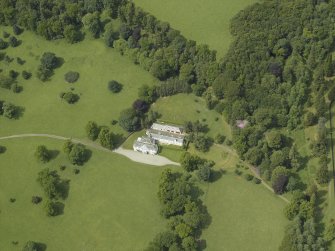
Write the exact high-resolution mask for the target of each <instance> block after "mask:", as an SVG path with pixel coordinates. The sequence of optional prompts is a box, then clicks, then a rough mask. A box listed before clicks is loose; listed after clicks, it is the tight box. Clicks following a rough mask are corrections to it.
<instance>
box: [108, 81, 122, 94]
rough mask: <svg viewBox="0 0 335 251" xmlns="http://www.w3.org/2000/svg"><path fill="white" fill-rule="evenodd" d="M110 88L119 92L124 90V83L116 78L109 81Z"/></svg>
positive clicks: (114, 91)
mask: <svg viewBox="0 0 335 251" xmlns="http://www.w3.org/2000/svg"><path fill="white" fill-rule="evenodd" d="M108 89H109V90H110V91H111V92H113V93H119V92H120V91H121V90H122V84H120V83H119V82H117V81H116V80H112V81H109V83H108Z"/></svg>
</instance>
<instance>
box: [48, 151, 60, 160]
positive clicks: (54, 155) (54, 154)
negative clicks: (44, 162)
mask: <svg viewBox="0 0 335 251" xmlns="http://www.w3.org/2000/svg"><path fill="white" fill-rule="evenodd" d="M59 153H60V151H59V150H49V154H50V160H52V159H56V158H57V156H58V155H59Z"/></svg>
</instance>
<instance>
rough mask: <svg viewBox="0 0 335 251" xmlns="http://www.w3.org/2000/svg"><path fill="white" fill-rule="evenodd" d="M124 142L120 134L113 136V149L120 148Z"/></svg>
mask: <svg viewBox="0 0 335 251" xmlns="http://www.w3.org/2000/svg"><path fill="white" fill-rule="evenodd" d="M125 140H126V138H125V137H124V136H123V135H122V134H120V133H119V134H114V141H115V147H114V148H118V147H120V146H121V145H122V144H123V142H124V141H125Z"/></svg>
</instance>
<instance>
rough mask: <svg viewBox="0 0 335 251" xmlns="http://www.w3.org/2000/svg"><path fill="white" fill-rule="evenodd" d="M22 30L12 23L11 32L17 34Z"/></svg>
mask: <svg viewBox="0 0 335 251" xmlns="http://www.w3.org/2000/svg"><path fill="white" fill-rule="evenodd" d="M22 32H23V29H22V28H21V27H19V26H18V25H16V24H14V25H13V33H14V34H15V35H16V36H18V35H20V34H21V33H22Z"/></svg>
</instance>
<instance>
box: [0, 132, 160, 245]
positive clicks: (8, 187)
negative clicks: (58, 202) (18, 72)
mask: <svg viewBox="0 0 335 251" xmlns="http://www.w3.org/2000/svg"><path fill="white" fill-rule="evenodd" d="M39 144H45V145H46V146H47V147H48V149H50V150H61V149H62V145H63V142H62V141H57V140H52V139H41V138H26V139H11V140H2V141H0V145H5V146H6V147H7V151H6V153H4V154H2V155H0V163H1V164H0V221H1V227H0V250H8V251H10V250H14V251H15V250H22V246H23V245H24V243H25V242H26V241H28V240H33V241H37V242H41V243H45V244H46V245H47V250H48V251H59V250H74V251H75V250H117V251H118V250H127V251H129V250H142V249H144V248H145V247H146V246H147V244H148V243H149V242H150V241H151V240H152V238H153V237H154V236H155V234H156V233H158V232H160V231H162V230H163V229H164V228H165V223H166V221H165V220H164V219H163V218H162V217H161V216H160V214H159V211H160V206H159V201H158V198H157V190H158V179H159V175H160V173H161V171H162V170H163V168H162V167H154V166H146V165H142V164H138V163H134V162H131V161H129V160H128V159H126V158H124V157H122V156H119V155H116V154H112V153H106V152H99V151H93V154H92V157H91V159H90V160H89V161H88V162H87V164H85V165H84V166H83V167H80V168H79V169H80V174H78V175H75V174H74V173H73V167H72V166H71V165H70V164H69V162H68V160H67V158H66V156H65V155H64V154H63V153H62V152H60V153H59V154H58V156H57V157H56V158H55V159H54V160H52V161H51V162H50V163H48V164H40V163H38V162H37V161H36V159H35V157H34V151H35V149H36V146H37V145H39ZM64 164H65V165H66V166H67V168H66V169H65V171H60V170H59V166H60V165H64ZM44 167H48V168H51V169H56V170H58V173H59V174H60V175H61V176H62V177H63V178H65V179H69V180H70V189H69V195H68V198H67V199H66V200H65V201H64V204H65V208H64V214H63V215H60V216H56V217H47V216H46V215H45V212H44V211H43V209H42V208H43V205H42V204H43V202H42V203H41V204H39V205H34V204H32V203H31V197H32V196H33V195H43V198H45V197H44V194H43V191H42V189H41V188H40V186H39V185H38V183H37V182H36V178H37V173H38V172H39V171H40V170H42V169H43V168H44ZM11 197H13V198H15V199H16V202H15V203H10V202H9V199H10V198H11ZM12 241H18V242H19V244H18V245H17V246H15V245H13V244H12V243H11V242H12Z"/></svg>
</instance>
